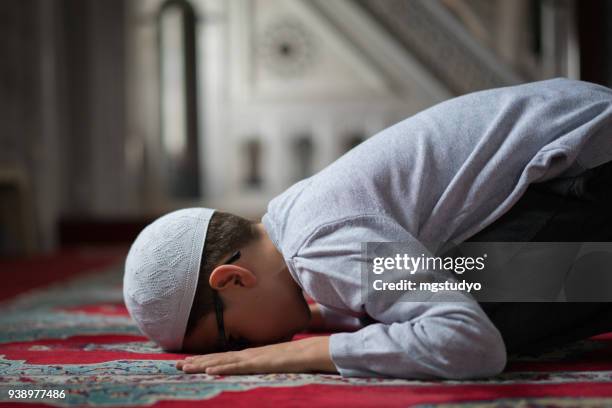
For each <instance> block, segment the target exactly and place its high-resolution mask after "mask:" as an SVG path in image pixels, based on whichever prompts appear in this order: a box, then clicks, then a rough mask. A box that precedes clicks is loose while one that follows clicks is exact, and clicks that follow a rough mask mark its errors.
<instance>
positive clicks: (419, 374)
mask: <svg viewBox="0 0 612 408" xmlns="http://www.w3.org/2000/svg"><path fill="white" fill-rule="evenodd" d="M311 238H312V239H310V240H308V241H307V242H306V243H305V245H304V246H303V247H302V248H301V251H300V253H299V254H298V255H297V256H295V257H294V258H293V259H292V263H291V267H292V269H293V270H294V272H295V274H296V276H297V277H298V279H299V281H300V282H301V284H302V285H303V288H304V290H305V291H306V292H307V293H308V294H309V295H310V296H311V297H312V298H313V299H315V300H316V301H317V302H318V303H319V304H323V305H326V306H329V307H331V308H333V309H334V310H337V311H342V310H344V311H346V312H347V314H349V315H356V316H357V315H360V316H364V317H366V318H369V319H368V320H370V321H374V323H372V324H370V325H368V326H365V327H363V328H361V329H360V330H358V331H355V332H353V333H336V334H333V335H331V338H330V354H331V358H332V361H333V362H334V364H335V366H336V368H337V369H338V371H339V372H340V374H342V375H343V376H346V377H376V376H386V377H397V378H407V379H426V378H447V379H467V378H479V377H487V376H492V375H496V374H498V373H500V372H501V371H502V370H503V369H504V366H505V365H506V348H505V344H504V341H503V339H502V337H501V334H500V332H499V331H498V329H497V328H496V327H495V326H494V325H493V323H492V322H491V321H490V319H489V318H488V316H487V315H486V314H485V312H484V311H483V310H482V308H481V307H480V305H479V304H478V303H477V302H476V301H475V300H474V299H473V297H471V296H470V295H468V294H465V293H459V292H450V293H449V292H438V293H437V294H436V295H435V296H434V297H433V298H431V299H429V300H427V301H405V300H404V301H401V300H400V299H396V298H394V297H392V296H387V295H389V294H383V293H381V294H380V295H379V296H378V297H376V298H374V299H367V297H364V296H363V289H364V286H363V285H364V284H366V283H365V282H364V281H363V280H362V266H363V257H362V252H361V249H362V247H361V243H363V242H404V243H405V242H414V243H416V245H420V244H419V243H418V241H417V240H416V239H415V238H414V237H413V236H412V235H411V234H409V233H408V232H407V231H405V230H404V229H402V228H401V227H400V226H398V225H397V224H396V223H394V222H392V221H391V220H389V219H388V218H387V217H381V216H367V215H361V216H358V217H352V218H350V219H347V220H344V221H342V225H340V224H338V223H335V224H333V225H329V226H327V227H325V228H322V229H319V230H318V231H317V233H316V234H314V235H313V236H312V237H311ZM418 253H419V254H420V253H421V251H420V250H419V252H418ZM449 296H450V297H449ZM449 300H450V301H449Z"/></svg>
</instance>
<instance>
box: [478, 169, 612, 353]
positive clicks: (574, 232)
mask: <svg viewBox="0 0 612 408" xmlns="http://www.w3.org/2000/svg"><path fill="white" fill-rule="evenodd" d="M467 241H480V242H485V241H486V242H529V241H541V242H582V241H585V242H589V241H591V242H596V241H597V242H612V162H609V163H606V164H604V165H601V166H599V167H596V168H594V169H591V170H588V171H586V172H584V173H583V174H581V175H580V176H577V177H567V178H557V179H554V180H550V181H548V182H544V183H538V184H532V185H530V186H529V188H528V189H527V191H526V192H525V194H524V195H523V196H522V197H521V199H520V200H519V201H518V202H517V203H516V204H515V205H514V206H513V207H512V208H511V209H510V210H509V211H508V212H507V213H505V214H504V215H503V216H502V217H501V218H499V219H498V220H496V221H495V222H494V223H493V224H491V225H489V226H488V227H487V228H485V229H484V230H482V231H480V232H479V233H478V234H476V235H474V236H473V237H471V238H470V239H468V240H467ZM610 270H611V273H612V265H610ZM480 305H481V306H482V308H483V310H484V311H485V313H486V314H487V315H488V316H489V318H490V319H491V321H492V322H493V324H495V326H496V327H497V328H498V329H499V331H500V332H501V335H502V337H503V338H504V342H505V343H506V348H507V351H508V353H509V354H510V353H516V352H537V351H540V350H543V349H547V348H550V347H554V346H557V345H561V344H564V343H567V342H571V341H575V340H579V339H584V338H587V337H590V336H593V335H595V334H599V333H605V332H609V331H612V302H580V303H579V302H565V303H564V302H549V303H544V302H533V303H529V302H522V303H519V302H514V303H511V302H507V303H504V302H481V303H480Z"/></svg>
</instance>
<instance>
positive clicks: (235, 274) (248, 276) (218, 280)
mask: <svg viewBox="0 0 612 408" xmlns="http://www.w3.org/2000/svg"><path fill="white" fill-rule="evenodd" d="M256 283H257V277H256V276H255V274H254V273H253V272H252V271H251V270H249V269H246V268H243V267H242V266H238V265H234V264H229V265H219V266H217V267H216V268H215V269H213V271H212V272H211V274H210V277H209V278H208V284H209V285H210V287H211V288H213V289H215V290H223V289H226V288H229V287H231V286H233V285H237V286H243V287H247V288H250V287H253V286H255V284H256Z"/></svg>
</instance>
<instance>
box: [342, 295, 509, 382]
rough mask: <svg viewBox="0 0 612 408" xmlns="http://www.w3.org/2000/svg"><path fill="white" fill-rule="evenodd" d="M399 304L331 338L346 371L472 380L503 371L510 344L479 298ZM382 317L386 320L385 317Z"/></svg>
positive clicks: (357, 374)
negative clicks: (369, 322) (361, 326)
mask: <svg viewBox="0 0 612 408" xmlns="http://www.w3.org/2000/svg"><path fill="white" fill-rule="evenodd" d="M415 306H416V305H415V304H414V303H410V302H403V303H396V304H395V305H394V306H393V307H392V308H391V309H390V310H388V311H386V313H384V315H385V316H378V318H377V317H376V316H372V317H373V318H374V319H376V320H384V322H379V323H375V324H371V325H369V326H366V327H364V328H362V329H361V330H359V331H357V332H354V333H336V334H333V335H332V336H331V338H330V354H331V358H332V361H333V362H334V364H335V365H336V367H337V369H338V371H339V372H340V373H341V374H342V376H346V377H372V376H392V377H398V378H410V379H427V378H449V379H467V378H479V377H487V376H492V375H496V374H499V373H500V372H501V371H502V370H503V369H504V367H505V365H506V348H505V345H504V342H503V339H502V337H501V335H500V333H499V331H498V330H497V328H496V327H495V326H494V325H493V324H492V323H491V321H490V320H489V318H488V317H487V316H486V315H485V313H484V312H483V311H482V309H481V308H480V306H478V304H476V303H472V304H470V303H468V302H445V303H420V304H418V306H416V307H417V308H419V309H422V313H417V314H418V317H415V318H412V319H405V318H403V317H402V316H403V315H407V314H410V315H413V314H414V313H415V310H407V309H409V308H410V309H414V308H415ZM381 317H382V319H381Z"/></svg>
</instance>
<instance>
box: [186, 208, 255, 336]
mask: <svg viewBox="0 0 612 408" xmlns="http://www.w3.org/2000/svg"><path fill="white" fill-rule="evenodd" d="M257 236H258V233H257V230H256V229H255V222H254V221H250V220H247V219H246V218H242V217H239V216H237V215H234V214H230V213H226V212H221V211H215V212H214V213H213V215H212V218H211V219H210V223H209V225H208V232H207V233H206V240H205V242H204V256H203V258H202V264H201V265H200V275H199V278H198V284H197V287H196V292H195V295H194V298H193V305H192V306H191V312H190V314H189V320H188V321H187V329H186V330H185V335H188V334H189V333H190V332H191V331H192V330H193V329H194V328H195V326H196V324H197V323H198V321H199V320H200V319H201V318H202V317H203V316H205V315H206V314H207V313H209V312H211V311H213V310H214V304H213V301H212V288H211V287H210V285H209V284H208V279H209V277H210V274H211V273H212V271H213V270H214V269H215V268H216V267H217V266H219V265H220V264H221V262H223V259H224V258H226V257H227V256H228V255H231V254H232V253H234V252H236V251H238V250H239V249H240V248H242V247H244V246H245V245H247V244H249V243H250V242H251V241H254V240H255V239H256V238H257Z"/></svg>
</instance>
